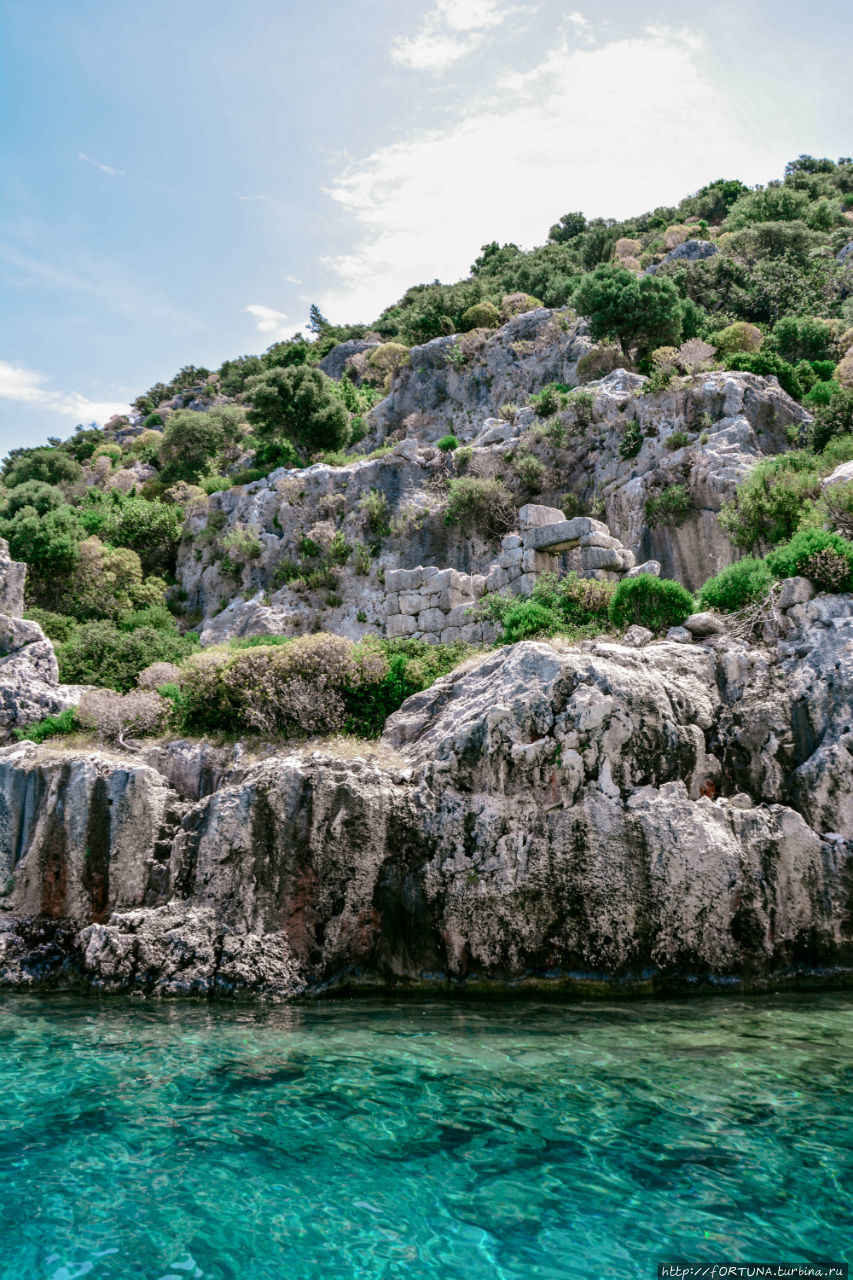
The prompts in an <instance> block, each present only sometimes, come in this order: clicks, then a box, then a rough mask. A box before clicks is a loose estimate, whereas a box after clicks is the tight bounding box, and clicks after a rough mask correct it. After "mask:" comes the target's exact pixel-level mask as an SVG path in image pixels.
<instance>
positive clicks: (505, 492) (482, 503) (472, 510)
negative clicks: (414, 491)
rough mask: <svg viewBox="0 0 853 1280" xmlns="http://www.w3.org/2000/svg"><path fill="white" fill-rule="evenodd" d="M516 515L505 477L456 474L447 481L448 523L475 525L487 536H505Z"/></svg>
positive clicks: (492, 537) (446, 521)
mask: <svg viewBox="0 0 853 1280" xmlns="http://www.w3.org/2000/svg"><path fill="white" fill-rule="evenodd" d="M515 519H516V505H515V500H514V498H513V496H512V494H511V493H510V491H509V489H508V488H507V487H506V485H505V484H504V482H503V481H502V480H498V479H496V478H494V477H482V476H456V477H454V479H452V480H451V481H450V482H449V484H448V494H447V507H446V509H445V514H444V520H445V523H446V524H459V525H461V526H462V527H463V528H464V529H468V530H472V529H476V530H478V531H479V532H480V533H482V534H483V535H484V536H485V537H486V538H491V539H494V538H499V537H502V536H503V535H504V534H505V533H506V532H507V531H508V530H509V529H511V528H512V526H513V524H514V523H515Z"/></svg>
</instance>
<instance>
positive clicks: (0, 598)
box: [0, 538, 27, 618]
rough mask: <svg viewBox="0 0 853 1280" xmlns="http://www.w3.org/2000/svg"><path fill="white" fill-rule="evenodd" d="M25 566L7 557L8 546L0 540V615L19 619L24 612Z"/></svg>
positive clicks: (3, 540)
mask: <svg viewBox="0 0 853 1280" xmlns="http://www.w3.org/2000/svg"><path fill="white" fill-rule="evenodd" d="M26 576H27V566H26V565H25V564H21V563H20V562H19V561H18V560H13V559H12V557H11V556H10V555H9V544H8V542H7V541H6V539H5V538H0V613H5V614H7V615H8V616H9V617H11V618H20V617H21V615H22V614H23V612H24V581H25V579H26Z"/></svg>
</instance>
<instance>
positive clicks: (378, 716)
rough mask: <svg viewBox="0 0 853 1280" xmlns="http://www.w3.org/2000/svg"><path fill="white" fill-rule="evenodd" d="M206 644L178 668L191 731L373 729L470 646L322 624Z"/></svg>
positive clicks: (286, 733)
mask: <svg viewBox="0 0 853 1280" xmlns="http://www.w3.org/2000/svg"><path fill="white" fill-rule="evenodd" d="M280 639H281V641H282V642H281V643H279V644H273V643H272V642H271V640H270V638H269V637H264V638H262V639H260V641H259V642H258V643H255V644H252V645H243V646H241V647H240V648H231V649H229V650H224V651H223V650H208V651H206V652H204V653H200V654H198V655H197V657H195V658H193V659H192V660H191V661H190V662H188V663H186V664H185V666H184V667H183V669H182V672H181V694H180V700H179V704H178V706H179V714H180V716H181V721H182V725H183V728H184V729H186V730H189V731H193V732H203V733H209V732H218V731H226V732H228V733H232V734H233V733H241V732H242V733H246V732H254V733H263V734H265V735H272V736H281V737H293V736H302V735H305V734H317V733H321V734H325V733H331V732H337V731H341V730H344V731H346V732H350V733H358V734H360V735H363V736H367V737H372V736H375V735H377V734H378V733H380V732H381V731H382V728H383V726H384V724H385V721H386V719H387V717H388V716H389V715H390V714H391V712H393V711H396V710H397V708H398V707H399V706H400V705H401V703H402V702H403V701H404V700H405V698H407V697H409V696H410V695H411V694H412V693H416V692H418V691H419V690H420V689H424V688H427V687H428V686H429V685H430V684H432V682H433V681H434V680H435V679H436V678H437V677H438V676H439V675H443V674H444V673H445V672H446V671H448V670H451V669H452V668H453V667H454V666H456V665H457V664H458V663H459V662H460V661H461V660H462V659H463V658H465V657H467V656H468V655H469V654H470V652H471V650H470V648H469V647H468V646H466V645H428V644H426V643H425V642H424V641H412V640H409V641H380V640H373V639H370V640H364V641H362V642H361V643H360V644H353V642H352V641H351V640H346V639H344V638H343V637H342V636H334V635H329V634H327V633H325V632H319V633H317V634H315V635H310V636H303V637H300V638H299V639H296V640H289V639H285V638H283V637H282V638H280Z"/></svg>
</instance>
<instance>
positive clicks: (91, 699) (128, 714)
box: [76, 689, 169, 751]
mask: <svg viewBox="0 0 853 1280" xmlns="http://www.w3.org/2000/svg"><path fill="white" fill-rule="evenodd" d="M168 714H169V704H168V703H167V702H166V701H165V700H164V699H163V698H161V697H160V695H159V694H158V693H154V692H152V691H150V690H147V689H132V690H131V691H130V693H125V694H121V693H115V692H114V691H113V690H112V689H93V690H92V691H91V692H89V693H84V694H83V697H82V698H81V699H80V703H79V705H78V707H77V712H76V718H77V722H78V724H81V725H82V726H83V728H84V729H94V730H95V731H96V732H97V733H98V734H99V736H100V737H101V738H103V739H104V740H105V741H106V742H115V743H117V745H118V746H120V747H124V748H125V750H130V751H133V750H136V747H135V745H134V744H132V743H130V742H128V741H127V740H126V737H125V735H126V734H129V733H138V734H151V733H157V731H158V730H159V729H162V728H163V726H164V725H165V723H166V720H167V718H168Z"/></svg>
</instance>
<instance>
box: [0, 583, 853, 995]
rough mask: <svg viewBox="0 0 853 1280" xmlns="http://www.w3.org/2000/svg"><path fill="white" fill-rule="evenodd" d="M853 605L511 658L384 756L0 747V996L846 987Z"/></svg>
mask: <svg viewBox="0 0 853 1280" xmlns="http://www.w3.org/2000/svg"><path fill="white" fill-rule="evenodd" d="M851 628H853V597H843V596H816V597H814V598H813V599H811V600H807V601H800V602H797V603H794V604H791V605H790V606H789V607H788V608H787V609H786V610H784V611H780V613H779V620H778V633H779V637H780V638H779V639H778V640H776V641H774V642H773V644H772V645H771V646H770V647H765V648H757V647H751V646H749V645H747V644H745V643H744V642H741V641H737V640H733V639H732V638H731V637H729V636H727V635H725V634H714V635H711V636H709V637H708V638H707V639H706V640H705V641H704V642H703V641H702V640H695V639H693V637H691V635H690V633H689V632H686V631H685V636H686V640H687V642H686V643H684V644H673V643H669V642H667V641H650V640H648V639H647V638H646V637H645V636H641V637H638V639H639V640H641V641H643V642H644V643H643V645H642V647H639V648H638V647H632V646H631V645H628V644H617V643H614V642H612V641H584V642H582V644H581V645H579V646H577V647H575V648H561V647H559V646H555V645H552V644H547V643H529V642H528V643H523V644H518V645H515V646H512V647H508V648H506V649H502V650H498V651H494V652H492V653H490V654H487V655H486V656H484V657H483V658H481V659H479V660H477V661H476V662H474V663H471V664H468V665H467V666H465V667H463V668H460V669H457V670H456V671H454V672H452V673H451V674H450V675H448V676H446V677H444V678H443V679H442V680H440V681H438V682H437V683H436V684H435V685H434V686H433V688H432V689H430V690H428V691H426V692H424V693H421V694H418V695H416V696H415V697H413V698H410V699H409V700H408V702H406V703H405V704H404V705H403V707H402V708H401V709H400V710H399V711H398V712H397V713H396V715H394V716H392V717H391V719H390V720H389V722H388V726H387V729H386V733H385V737H384V741H383V744H382V745H381V749H380V755H379V757H378V758H361V757H355V758H350V759H342V758H339V757H335V756H333V755H330V754H329V753H328V752H325V753H324V752H323V751H321V750H314V751H311V750H310V749H299V750H290V751H286V750H285V751H282V750H278V751H274V750H271V753H270V754H269V755H268V756H267V758H265V759H257V758H256V757H255V758H253V757H251V756H249V755H248V753H246V752H245V751H244V750H243V749H242V748H234V749H228V750H226V749H221V748H212V747H205V746H204V745H203V744H202V745H198V744H191V743H186V742H180V743H175V744H171V745H159V746H156V747H152V748H150V749H149V751H148V752H147V753H146V754H145V757H144V758H143V757H141V756H136V757H134V758H132V759H126V758H122V757H121V756H118V755H116V756H107V755H105V754H103V753H98V752H95V753H89V754H87V755H81V756H69V755H67V754H63V753H62V752H61V751H58V750H51V749H50V748H49V747H35V746H34V745H32V744H19V745H17V746H14V747H6V748H2V749H0V882H2V883H3V884H5V892H4V893H3V895H2V897H0V981H3V982H6V983H14V984H24V983H36V982H37V983H51V982H52V983H55V984H60V985H69V984H73V983H78V984H79V983H86V984H90V985H94V986H96V987H99V988H101V989H104V990H134V989H140V990H144V991H161V992H166V993H170V994H180V993H205V994H218V995H233V994H239V993H252V992H254V993H257V994H264V995H273V996H277V997H290V996H293V995H297V994H305V993H311V992H314V991H318V990H324V989H327V988H328V986H329V985H330V984H331V985H335V984H338V985H344V986H347V987H351V988H359V987H375V986H377V985H380V986H387V985H389V984H394V983H398V982H404V983H417V984H423V985H430V984H439V985H447V984H452V983H467V984H470V985H472V986H475V987H476V986H478V985H480V986H495V985H498V986H500V985H506V984H507V983H511V984H519V983H520V984H522V985H523V984H525V983H528V984H529V983H532V984H536V985H539V984H551V985H557V986H560V985H562V986H563V987H565V988H566V989H578V988H580V989H590V987H595V988H597V989H600V990H609V989H613V990H615V989H617V988H618V989H628V990H631V989H639V990H649V989H651V988H652V987H654V988H655V989H660V990H682V989H690V990H693V989H696V987H697V985H700V986H701V985H703V984H704V985H706V986H710V987H713V986H714V985H715V984H716V983H718V982H725V983H726V984H728V985H731V984H732V983H740V984H742V985H743V986H744V987H746V988H761V987H766V986H771V987H775V986H779V985H784V984H785V983H786V982H790V981H799V980H802V981H809V980H811V978H810V975H811V976H812V977H813V975H814V974H815V973H816V972H820V973H821V974H822V975H823V978H824V979H825V980H833V981H851V980H853V916H851V912H850V909H849V902H850V892H851V885H853V838H851V837H853V767H852V766H853V731H851V725H853V705H851V700H853V656H851V655H853V644H851V639H853V630H851Z"/></svg>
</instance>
